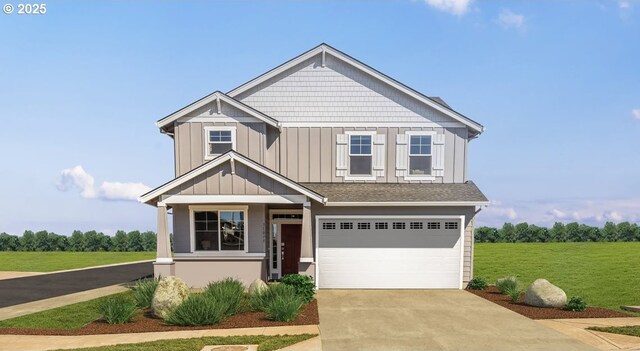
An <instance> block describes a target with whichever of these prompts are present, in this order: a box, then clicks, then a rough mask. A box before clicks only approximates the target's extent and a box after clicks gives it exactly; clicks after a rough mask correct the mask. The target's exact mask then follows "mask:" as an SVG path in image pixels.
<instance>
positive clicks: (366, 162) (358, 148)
mask: <svg viewBox="0 0 640 351" xmlns="http://www.w3.org/2000/svg"><path fill="white" fill-rule="evenodd" d="M371 137H372V136H371V134H366V135H364V134H350V135H349V175H352V176H371V175H372V174H373V153H372V142H371Z"/></svg>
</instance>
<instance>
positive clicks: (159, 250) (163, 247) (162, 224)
mask: <svg viewBox="0 0 640 351" xmlns="http://www.w3.org/2000/svg"><path fill="white" fill-rule="evenodd" d="M156 241H157V244H156V261H155V262H153V271H154V275H155V276H156V277H158V276H165V277H166V276H170V275H174V274H175V272H174V263H173V258H172V257H171V243H170V241H169V218H168V216H167V204H165V203H164V202H158V236H157V238H156Z"/></svg>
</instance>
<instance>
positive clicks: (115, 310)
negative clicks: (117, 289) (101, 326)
mask: <svg viewBox="0 0 640 351" xmlns="http://www.w3.org/2000/svg"><path fill="white" fill-rule="evenodd" d="M98 312H100V319H102V320H103V321H105V322H107V323H109V324H124V323H128V322H130V321H131V320H132V319H133V317H135V316H136V313H137V312H138V309H137V308H136V303H135V301H133V300H132V299H131V298H129V297H127V296H124V295H121V294H118V295H114V296H112V297H109V298H107V299H106V300H104V302H102V303H100V304H99V305H98Z"/></svg>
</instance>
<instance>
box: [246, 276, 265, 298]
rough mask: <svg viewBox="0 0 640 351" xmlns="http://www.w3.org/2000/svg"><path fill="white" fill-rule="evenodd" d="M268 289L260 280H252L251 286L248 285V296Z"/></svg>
mask: <svg viewBox="0 0 640 351" xmlns="http://www.w3.org/2000/svg"><path fill="white" fill-rule="evenodd" d="M267 289H269V285H267V283H265V282H264V281H263V280H262V279H256V280H254V281H253V282H252V283H251V285H249V295H254V294H260V293H262V292H264V291H266V290H267Z"/></svg>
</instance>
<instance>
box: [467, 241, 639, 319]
mask: <svg viewBox="0 0 640 351" xmlns="http://www.w3.org/2000/svg"><path fill="white" fill-rule="evenodd" d="M474 274H475V276H482V277H484V278H486V279H487V280H488V281H489V283H490V284H493V283H494V282H495V280H496V279H497V278H501V277H504V276H507V275H515V276H517V277H518V278H519V280H520V281H521V282H522V283H523V288H524V289H526V287H527V286H528V285H529V284H530V283H531V282H532V281H534V280H535V279H537V278H545V279H547V280H549V281H550V282H551V283H553V284H555V285H557V286H559V287H560V288H562V289H563V290H564V291H565V292H566V293H567V297H571V296H575V295H579V296H582V297H583V298H584V299H585V300H586V301H587V303H588V304H589V305H591V306H600V307H607V308H611V309H618V308H619V307H620V306H621V305H640V290H638V287H639V286H640V242H629V243H515V244H513V243H499V244H487V243H478V244H476V245H475V260H474Z"/></svg>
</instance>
